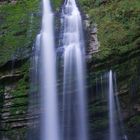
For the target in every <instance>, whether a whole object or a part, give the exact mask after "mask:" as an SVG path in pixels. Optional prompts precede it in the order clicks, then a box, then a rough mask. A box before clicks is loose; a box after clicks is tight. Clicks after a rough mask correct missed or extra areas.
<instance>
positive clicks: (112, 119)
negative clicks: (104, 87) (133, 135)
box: [108, 70, 127, 140]
mask: <svg viewBox="0 0 140 140" xmlns="http://www.w3.org/2000/svg"><path fill="white" fill-rule="evenodd" d="M108 75H109V76H108V80H109V94H108V96H109V97H108V100H109V140H121V139H123V140H127V135H126V134H125V131H124V125H123V121H122V115H121V109H120V104H119V99H118V96H117V94H116V93H117V82H116V76H115V74H113V72H112V70H110V71H109V73H108ZM117 122H118V124H117Z"/></svg>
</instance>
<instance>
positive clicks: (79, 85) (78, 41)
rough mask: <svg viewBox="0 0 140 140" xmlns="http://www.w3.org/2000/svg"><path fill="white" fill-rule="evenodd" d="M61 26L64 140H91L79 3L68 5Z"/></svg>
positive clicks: (63, 11)
mask: <svg viewBox="0 0 140 140" xmlns="http://www.w3.org/2000/svg"><path fill="white" fill-rule="evenodd" d="M61 23H62V31H63V32H62V41H61V46H62V47H63V49H64V73H63V100H62V101H63V103H62V116H61V124H62V125H61V127H62V129H61V132H62V133H61V134H62V135H61V136H62V140H87V139H88V137H87V126H86V125H87V120H86V119H87V116H86V114H87V113H86V97H85V87H84V86H85V77H84V75H85V66H84V65H85V64H84V51H85V50H84V38H83V29H82V19H81V15H80V12H79V9H78V7H77V5H76V2H75V0H66V1H65V2H64V5H63V7H62V13H61Z"/></svg>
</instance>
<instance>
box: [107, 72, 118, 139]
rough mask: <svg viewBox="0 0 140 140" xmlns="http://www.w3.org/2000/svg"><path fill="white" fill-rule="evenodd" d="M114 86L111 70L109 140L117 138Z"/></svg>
mask: <svg viewBox="0 0 140 140" xmlns="http://www.w3.org/2000/svg"><path fill="white" fill-rule="evenodd" d="M114 96H115V95H114V86H113V75H112V71H111V70H110V72H109V131H110V133H109V134H110V139H109V140H117V134H116V130H117V128H116V125H115V121H116V117H115V99H114Z"/></svg>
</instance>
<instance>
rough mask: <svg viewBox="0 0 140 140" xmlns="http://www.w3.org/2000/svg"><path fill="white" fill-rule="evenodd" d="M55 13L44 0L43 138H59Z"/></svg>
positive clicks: (42, 58) (48, 139)
mask: <svg viewBox="0 0 140 140" xmlns="http://www.w3.org/2000/svg"><path fill="white" fill-rule="evenodd" d="M53 17H54V15H53V13H52V10H51V6H50V1H49V0H43V17H42V29H41V33H40V34H41V37H40V39H41V40H40V64H39V65H40V76H39V78H40V93H41V109H42V110H41V140H59V123H58V108H57V107H58V104H57V89H56V63H55V62H56V56H55V46H54V29H53V26H54V24H53Z"/></svg>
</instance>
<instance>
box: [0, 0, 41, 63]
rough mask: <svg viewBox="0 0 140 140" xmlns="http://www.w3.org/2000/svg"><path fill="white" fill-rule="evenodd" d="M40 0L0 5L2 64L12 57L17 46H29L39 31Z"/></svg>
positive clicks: (24, 0)
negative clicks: (37, 15)
mask: <svg viewBox="0 0 140 140" xmlns="http://www.w3.org/2000/svg"><path fill="white" fill-rule="evenodd" d="M38 5H39V0H30V1H27V0H22V1H18V2H17V3H16V4H11V3H9V4H3V5H1V6H0V17H1V19H2V20H1V23H2V24H1V26H0V30H1V34H0V44H1V46H0V64H1V63H4V62H6V61H7V60H9V59H11V56H12V54H13V53H14V51H15V50H16V49H17V48H21V47H23V48H24V47H29V46H30V43H31V42H32V41H33V40H34V38H35V35H36V33H37V31H38V26H39V21H38V18H37V17H35V16H33V15H32V14H34V15H35V13H36V14H37V13H38V12H39V7H38Z"/></svg>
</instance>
